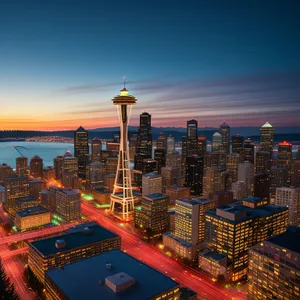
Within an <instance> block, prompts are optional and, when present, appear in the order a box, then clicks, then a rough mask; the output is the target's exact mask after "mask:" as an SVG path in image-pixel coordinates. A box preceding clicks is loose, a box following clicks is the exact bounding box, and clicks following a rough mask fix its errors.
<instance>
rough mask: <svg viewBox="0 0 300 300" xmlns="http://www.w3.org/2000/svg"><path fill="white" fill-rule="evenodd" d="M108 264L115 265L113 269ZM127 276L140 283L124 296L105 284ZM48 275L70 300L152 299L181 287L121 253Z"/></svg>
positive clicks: (89, 259)
mask: <svg viewBox="0 0 300 300" xmlns="http://www.w3.org/2000/svg"><path fill="white" fill-rule="evenodd" d="M107 264H111V268H108V267H107ZM123 272H124V273H125V274H126V275H127V276H130V277H132V278H134V279H135V280H136V283H135V284H134V285H133V286H131V287H129V288H128V289H126V290H125V291H123V292H122V293H121V294H118V293H114V292H113V291H112V290H111V289H110V288H109V287H108V286H107V285H106V284H105V282H106V280H105V279H106V278H108V277H109V278H113V277H115V276H116V275H117V274H122V273H123ZM87 274H88V276H86V275H87ZM47 275H48V276H49V277H50V278H51V280H52V281H53V282H54V283H55V284H56V285H57V286H58V287H59V289H60V290H62V291H63V292H64V294H65V295H66V297H67V298H68V299H70V300H82V299H89V300H94V299H95V300H96V299H97V300H98V299H105V300H110V299H113V300H117V299H122V300H135V299H136V300H141V299H152V298H155V296H156V295H158V294H160V293H162V292H164V291H166V290H169V289H172V288H176V287H179V284H178V283H177V282H175V281H173V280H172V279H171V278H169V277H167V276H165V275H164V274H162V273H160V272H158V271H156V270H154V269H153V268H151V267H149V266H147V265H145V264H144V263H142V262H140V261H138V260H136V259H135V258H133V257H131V256H129V255H128V254H126V253H124V252H122V251H120V250H112V251H108V252H104V253H102V254H100V255H97V256H94V257H91V258H87V259H84V260H81V261H79V262H76V263H72V264H69V265H66V266H65V267H64V268H63V269H61V268H58V269H53V270H50V271H48V272H47ZM74 283H76V284H74Z"/></svg>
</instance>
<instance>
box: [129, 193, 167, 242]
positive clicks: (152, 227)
mask: <svg viewBox="0 0 300 300" xmlns="http://www.w3.org/2000/svg"><path fill="white" fill-rule="evenodd" d="M134 223H135V226H136V227H137V228H139V229H140V230H141V232H142V233H143V236H144V238H145V239H148V240H150V239H156V238H160V237H161V236H162V234H163V233H164V232H165V231H166V230H167V227H168V197H166V196H165V195H163V194H161V193H154V194H150V195H144V196H143V197H142V202H141V206H140V207H138V208H136V210H135V215H134Z"/></svg>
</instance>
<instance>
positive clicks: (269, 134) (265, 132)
mask: <svg viewBox="0 0 300 300" xmlns="http://www.w3.org/2000/svg"><path fill="white" fill-rule="evenodd" d="M273 146H274V128H273V126H272V125H271V124H270V123H269V122H266V123H265V124H264V125H263V126H262V127H261V128H260V150H262V151H267V152H269V153H270V156H271V157H272V151H273Z"/></svg>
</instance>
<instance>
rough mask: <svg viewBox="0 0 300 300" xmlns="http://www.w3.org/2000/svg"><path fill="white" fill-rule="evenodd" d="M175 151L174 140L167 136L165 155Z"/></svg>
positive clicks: (172, 137)
mask: <svg viewBox="0 0 300 300" xmlns="http://www.w3.org/2000/svg"><path fill="white" fill-rule="evenodd" d="M174 151H175V138H174V136H172V135H169V136H168V138H167V153H172V152H174Z"/></svg>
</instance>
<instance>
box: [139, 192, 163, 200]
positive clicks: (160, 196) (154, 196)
mask: <svg viewBox="0 0 300 300" xmlns="http://www.w3.org/2000/svg"><path fill="white" fill-rule="evenodd" d="M144 197H145V198H148V199H151V200H161V199H166V197H167V196H166V195H164V194H162V193H153V194H150V195H144Z"/></svg>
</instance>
